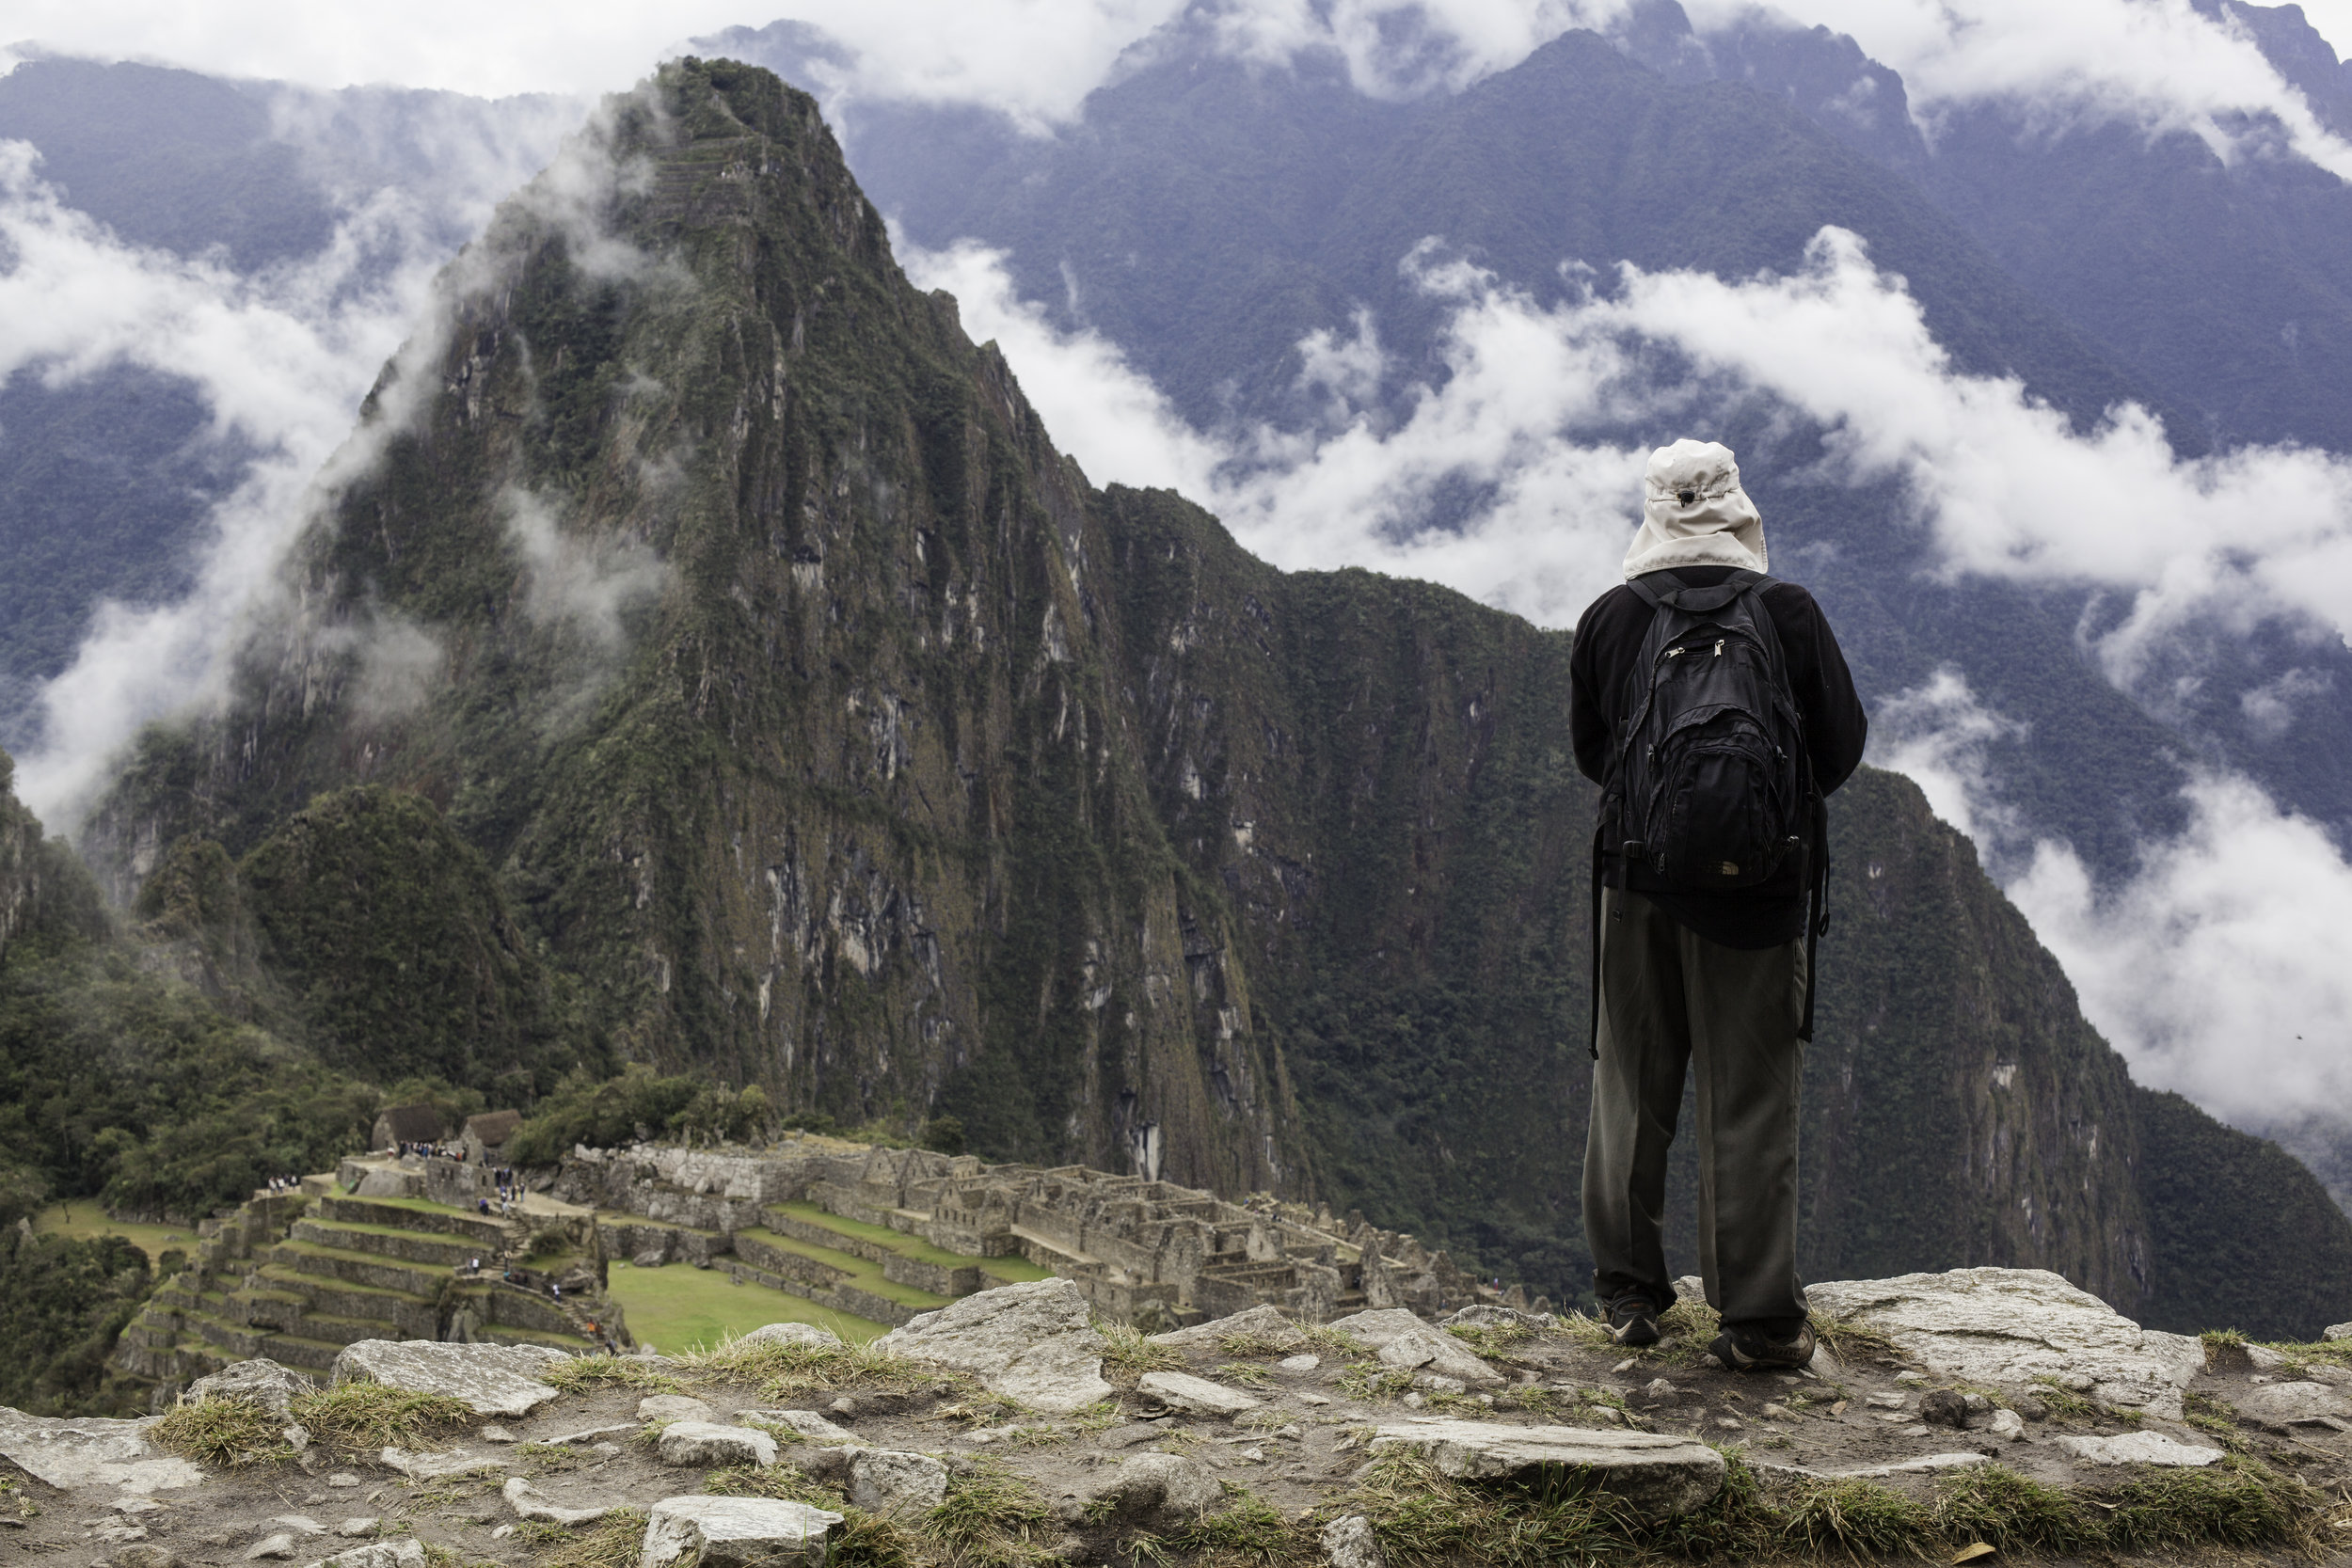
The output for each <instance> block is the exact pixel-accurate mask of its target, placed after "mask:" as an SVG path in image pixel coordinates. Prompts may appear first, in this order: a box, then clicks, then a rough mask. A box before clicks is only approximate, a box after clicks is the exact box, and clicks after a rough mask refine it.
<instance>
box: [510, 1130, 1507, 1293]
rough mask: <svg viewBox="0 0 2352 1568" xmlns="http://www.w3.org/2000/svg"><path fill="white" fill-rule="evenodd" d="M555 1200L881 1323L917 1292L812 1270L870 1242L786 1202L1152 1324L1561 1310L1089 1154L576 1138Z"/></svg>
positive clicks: (660, 1251)
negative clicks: (1061, 1286) (904, 1293)
mask: <svg viewBox="0 0 2352 1568" xmlns="http://www.w3.org/2000/svg"><path fill="white" fill-rule="evenodd" d="M553 1196H557V1197H559V1198H561V1199H564V1200H565V1201H567V1202H570V1203H574V1204H579V1205H581V1206H583V1207H591V1208H594V1209H596V1211H598V1212H599V1213H600V1216H601V1218H600V1222H599V1223H600V1225H601V1226H602V1227H603V1228H604V1230H605V1231H606V1232H607V1236H606V1240H605V1248H606V1251H607V1253H608V1255H609V1256H612V1257H614V1258H632V1259H644V1260H645V1261H648V1262H655V1263H659V1262H666V1261H671V1260H686V1261H691V1262H694V1263H697V1264H711V1263H713V1262H714V1260H715V1259H722V1258H729V1257H731V1258H732V1259H733V1261H732V1262H731V1264H730V1265H729V1266H730V1267H732V1268H734V1269H736V1270H737V1271H739V1273H742V1274H745V1275H748V1276H750V1277H753V1278H755V1279H757V1280H758V1281H759V1282H760V1283H763V1284H770V1285H774V1286H776V1287H778V1288H780V1289H783V1290H787V1291H793V1292H794V1293H797V1294H803V1295H809V1296H811V1297H812V1299H817V1300H818V1301H820V1302H822V1303H823V1304H824V1305H827V1306H832V1307H836V1308H838V1309H841V1310H846V1311H850V1312H855V1313H857V1314H858V1315H859V1316H862V1317H868V1318H873V1319H875V1320H876V1321H878V1322H883V1323H905V1322H906V1321H907V1320H908V1319H909V1318H910V1317H912V1316H913V1315H914V1314H913V1313H912V1312H911V1311H909V1310H907V1309H906V1307H905V1305H904V1304H903V1303H896V1302H891V1301H885V1300H881V1299H878V1298H876V1297H874V1296H873V1295H872V1294H871V1293H870V1292H861V1291H858V1290H857V1289H856V1288H855V1287H854V1286H850V1285H847V1284H845V1283H842V1282H837V1281H828V1280H825V1279H822V1278H817V1277H812V1276H813V1275H818V1274H820V1273H821V1272H822V1271H821V1270H819V1269H815V1268H811V1267H809V1266H808V1265H809V1263H810V1261H811V1260H810V1259H809V1257H808V1256H807V1253H808V1250H809V1249H808V1248H804V1247H796V1246H795V1245H794V1244H793V1242H794V1239H795V1238H798V1239H799V1240H800V1241H802V1242H805V1243H819V1244H821V1245H824V1246H836V1247H838V1246H842V1245H844V1243H845V1240H847V1241H850V1242H853V1241H854V1238H846V1239H845V1237H844V1236H843V1235H841V1234H840V1233H838V1232H837V1231H835V1230H828V1229H825V1228H823V1227H812V1226H810V1225H808V1224H807V1223H806V1218H805V1216H803V1217H796V1216H795V1215H794V1214H792V1213H790V1212H787V1211H785V1210H784V1209H782V1208H780V1207H779V1206H782V1205H788V1204H804V1205H814V1206H815V1207H816V1208H817V1209H819V1210H822V1211H823V1212H825V1213H826V1214H830V1215H834V1216H837V1217H838V1218H839V1219H841V1220H845V1221H850V1222H852V1223H853V1224H855V1225H863V1226H868V1227H886V1228H887V1229H889V1230H891V1231H894V1232H897V1233H898V1234H899V1235H901V1236H904V1237H908V1238H913V1239H915V1240H917V1241H919V1242H922V1243H929V1246H930V1247H931V1248H935V1249H937V1250H938V1251H940V1252H944V1253H951V1254H955V1255H958V1257H960V1258H961V1259H972V1260H974V1262H975V1264H976V1265H978V1266H975V1267H957V1266H955V1265H954V1264H953V1263H952V1262H942V1261H941V1260H938V1259H919V1258H915V1257H911V1256H909V1255H908V1254H907V1253H906V1251H904V1250H903V1249H898V1248H891V1247H887V1246H884V1247H881V1248H871V1249H861V1248H858V1247H856V1246H854V1245H852V1246H851V1247H850V1250H857V1251H864V1252H865V1255H866V1256H869V1257H873V1258H874V1259H875V1260H876V1261H879V1262H881V1263H882V1265H883V1270H884V1275H885V1277H887V1278H889V1279H892V1280H894V1281H898V1282H899V1283H903V1284H905V1285H908V1286H910V1287H915V1288H919V1289H922V1290H924V1291H930V1292H932V1293H934V1294H936V1295H938V1296H946V1297H953V1296H961V1295H968V1294H970V1293H972V1292H973V1291H977V1290H979V1289H982V1288H983V1287H984V1286H985V1285H986V1284H988V1283H992V1281H989V1280H988V1279H986V1277H985V1273H986V1271H985V1266H984V1260H985V1259H996V1258H1012V1257H1018V1258H1022V1259H1026V1260H1027V1261H1028V1262H1029V1263H1031V1264H1033V1265H1036V1266H1037V1267H1039V1268H1041V1269H1044V1270H1048V1271H1050V1272H1052V1273H1054V1274H1056V1275H1061V1276H1062V1277H1064V1278H1067V1279H1070V1280H1073V1281H1074V1282H1075V1283H1076V1284H1077V1285H1078V1287H1079V1289H1080V1290H1082V1291H1085V1293H1086V1295H1087V1299H1088V1300H1089V1303H1090V1304H1091V1305H1092V1307H1093V1308H1094V1310H1095V1311H1097V1312H1098V1313H1100V1314H1101V1315H1103V1316H1104V1317H1105V1318H1108V1319H1112V1320H1114V1321H1116V1322H1120V1323H1136V1324H1139V1325H1142V1326H1146V1327H1159V1328H1173V1327H1178V1326H1184V1325H1188V1324H1191V1323H1200V1322H1205V1321H1206V1320H1208V1319H1211V1318H1221V1317H1226V1316H1230V1315H1231V1314H1232V1313H1235V1312H1239V1311H1243V1310H1246V1309H1247V1308H1248V1307H1255V1306H1259V1305H1262V1304H1263V1305H1270V1306H1273V1307H1279V1308H1281V1309H1282V1310H1283V1311H1284V1312H1286V1313H1288V1314H1290V1315H1292V1316H1294V1317H1297V1318H1301V1319H1305V1320H1308V1321H1311V1322H1316V1323H1322V1322H1327V1321H1329V1320H1330V1319H1332V1318H1335V1317H1339V1316H1343V1315H1345V1314H1348V1313H1351V1312H1359V1311H1363V1310H1366V1309H1374V1308H1380V1307H1405V1308H1407V1309H1409V1310H1411V1311H1413V1312H1416V1313H1418V1314H1420V1315H1422V1316H1423V1317H1429V1318H1435V1317H1438V1316H1442V1315H1444V1314H1447V1313H1451V1312H1454V1311H1456V1310H1458V1309H1460V1308H1461V1307H1470V1306H1478V1305H1482V1304H1483V1305H1493V1306H1506V1307H1519V1308H1523V1309H1534V1310H1539V1311H1540V1310H1548V1309H1549V1306H1550V1304H1549V1301H1547V1300H1545V1299H1544V1298H1542V1297H1536V1298H1534V1299H1533V1300H1531V1299H1530V1298H1529V1296H1528V1294H1527V1292H1526V1291H1525V1290H1524V1289H1523V1288H1521V1287H1519V1286H1517V1285H1514V1286H1511V1287H1509V1288H1507V1289H1498V1288H1496V1287H1495V1286H1494V1285H1491V1284H1487V1283H1485V1282H1482V1281H1479V1280H1476V1279H1472V1278H1471V1277H1470V1276H1469V1275H1465V1274H1464V1273H1463V1272H1462V1271H1461V1270H1460V1269H1459V1268H1457V1267H1456V1266H1455V1265H1454V1262H1453V1260H1452V1259H1449V1258H1448V1257H1447V1256H1446V1254H1445V1253H1444V1252H1442V1251H1435V1252H1433V1251H1431V1250H1430V1249H1429V1248H1427V1247H1425V1246H1423V1245H1422V1243H1420V1242H1419V1241H1417V1240H1415V1239H1414V1238H1413V1237H1412V1236H1410V1235H1406V1234H1403V1233H1400V1232H1397V1231H1391V1230H1382V1229H1380V1228H1378V1227H1375V1226H1373V1225H1370V1224H1368V1223H1366V1222H1365V1220H1364V1218H1363V1216H1362V1215H1361V1214H1359V1213H1350V1214H1349V1215H1348V1216H1347V1217H1346V1218H1345V1219H1339V1218H1335V1217H1334V1216H1333V1215H1332V1213H1331V1211H1330V1210H1329V1208H1328V1207H1311V1206H1308V1205H1305V1204H1298V1203H1283V1202H1279V1201H1277V1200H1276V1199H1274V1198H1272V1197H1269V1196H1263V1195H1261V1196H1253V1197H1250V1198H1248V1199H1245V1200H1243V1201H1240V1202H1230V1201H1227V1200H1225V1199H1222V1198H1219V1197H1217V1196H1216V1195H1215V1194H1213V1193H1208V1192H1204V1191H1201V1190H1200V1189H1198V1188H1193V1187H1184V1186H1179V1185H1177V1184H1176V1183H1174V1182H1169V1181H1154V1180H1147V1179H1146V1178H1144V1177H1141V1176H1114V1175H1111V1174H1109V1173H1108V1172H1104V1171H1099V1170H1093V1169H1089V1167H1087V1166H1084V1165H1060V1166H1055V1167H1052V1168H1045V1167H1040V1166H1035V1165H1024V1164H999V1165H991V1164H983V1163H982V1162H981V1161H980V1160H978V1159H977V1158H975V1157H973V1156H970V1155H961V1156H953V1157H950V1156H947V1155H944V1154H934V1153H930V1152H929V1151H926V1150H922V1149H900V1148H865V1147H860V1146H857V1145H853V1144H847V1143H844V1142H843V1141H841V1140H838V1139H832V1138H820V1137H790V1138H787V1139H786V1140H785V1141H783V1142H781V1143H779V1144H777V1145H775V1146H773V1147H771V1148H766V1149H758V1150H754V1149H739V1148H718V1149H710V1148H680V1147H677V1146H674V1145H655V1144H642V1145H638V1146H636V1147H633V1148H617V1149H591V1148H576V1149H575V1150H574V1151H573V1153H572V1155H571V1156H570V1157H569V1158H567V1159H566V1160H564V1163H563V1165H562V1168H561V1169H560V1171H559V1172H558V1174H557V1176H556V1179H555V1182H554V1187H553ZM616 1212H617V1213H616ZM619 1214H626V1215H628V1216H630V1217H629V1218H626V1219H624V1218H620V1217H618V1215H619ZM812 1287H814V1288H812Z"/></svg>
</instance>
